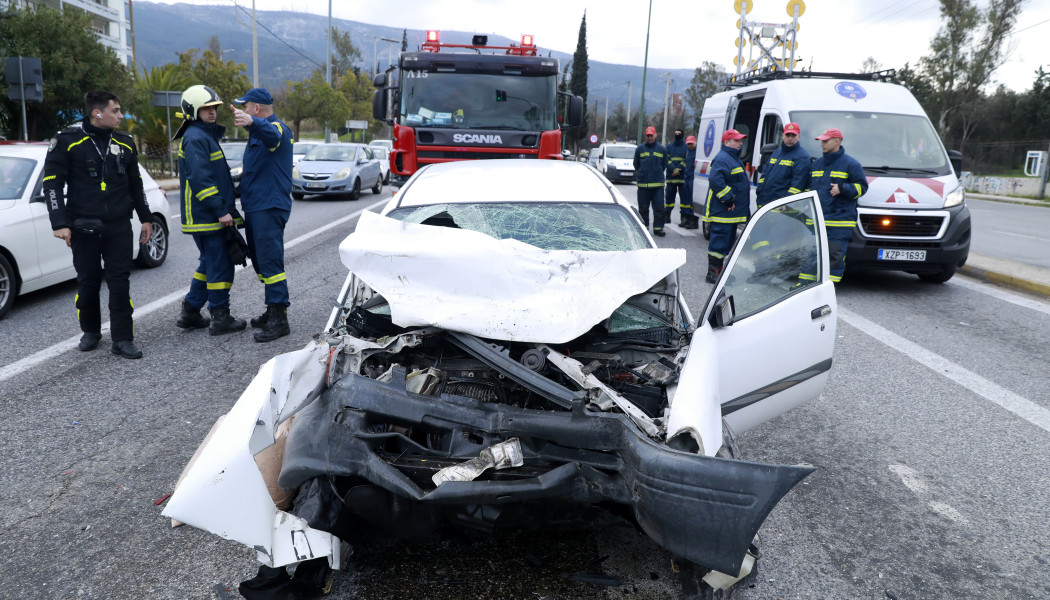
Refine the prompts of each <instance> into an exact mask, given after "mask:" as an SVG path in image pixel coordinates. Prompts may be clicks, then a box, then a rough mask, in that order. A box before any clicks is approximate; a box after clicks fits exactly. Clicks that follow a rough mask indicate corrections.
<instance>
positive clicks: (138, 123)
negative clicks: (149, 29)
mask: <svg viewBox="0 0 1050 600" xmlns="http://www.w3.org/2000/svg"><path fill="white" fill-rule="evenodd" d="M187 87H189V85H188V84H187V82H186V77H185V74H184V73H183V72H182V71H181V70H180V69H179V67H178V65H176V64H174V63H168V64H166V65H161V66H158V67H152V68H150V69H149V71H147V70H146V67H145V66H143V67H142V73H141V74H140V75H139V77H138V78H136V79H135V88H134V92H133V93H132V96H131V101H132V112H133V113H134V119H133V120H132V123H131V126H130V130H131V133H132V134H134V135H135V137H136V138H138V143H139V151H140V152H141V153H142V154H143V155H144V156H145V157H146V159H147V160H155V161H158V162H159V164H160V165H161V166H162V167H167V166H168V151H169V148H170V147H171V136H172V135H174V133H175V132H174V131H171V130H169V129H168V122H169V117H170V121H171V126H172V128H173V129H177V128H178V127H179V125H181V124H182V119H180V118H178V117H176V115H175V113H176V111H179V110H181V109H178V108H164V107H159V106H152V105H151V100H152V96H153V92H157V91H182V90H185V89H186V88H187Z"/></svg>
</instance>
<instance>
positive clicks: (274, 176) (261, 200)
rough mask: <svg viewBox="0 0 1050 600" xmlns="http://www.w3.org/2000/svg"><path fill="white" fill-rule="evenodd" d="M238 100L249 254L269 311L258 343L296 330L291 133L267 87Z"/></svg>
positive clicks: (258, 322) (260, 322)
mask: <svg viewBox="0 0 1050 600" xmlns="http://www.w3.org/2000/svg"><path fill="white" fill-rule="evenodd" d="M233 102H234V104H239V105H241V106H242V107H243V110H242V109H238V108H236V107H234V106H231V107H230V108H231V109H232V110H233V117H234V119H233V120H234V123H236V124H237V126H238V127H246V128H247V129H248V147H247V148H246V149H245V150H244V174H243V175H241V208H243V209H244V224H245V233H247V238H248V255H249V256H250V257H251V259H252V262H253V263H254V264H255V270H256V273H257V275H258V277H259V280H260V281H262V282H263V285H264V288H265V289H264V295H263V298H264V300H265V302H266V312H264V313H263V314H262V315H260V316H258V317H255V318H253V319H252V320H251V325H252V327H256V328H261V329H262V331H258V332H256V333H255V341H257V342H270V341H273V340H276V339H277V338H279V337H282V336H285V335H288V334H289V333H291V331H292V330H291V328H290V327H289V326H288V305H289V304H290V303H291V302H290V300H289V298H288V281H287V276H286V275H285V272H284V226H285V224H286V223H288V217H289V216H290V215H291V212H292V198H291V192H292V132H291V129H289V127H288V126H287V125H285V124H284V123H282V122H281V120H280V119H278V118H277V115H275V114H274V113H273V97H272V96H270V92H269V91H267V90H266V89H264V88H253V89H250V90H248V93H247V94H245V95H244V96H242V97H240V98H237V99H236V100H234V101H233Z"/></svg>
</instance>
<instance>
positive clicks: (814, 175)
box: [809, 171, 824, 177]
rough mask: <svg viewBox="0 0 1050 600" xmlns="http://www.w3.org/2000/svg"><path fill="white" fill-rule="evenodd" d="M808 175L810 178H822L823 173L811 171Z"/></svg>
mask: <svg viewBox="0 0 1050 600" xmlns="http://www.w3.org/2000/svg"><path fill="white" fill-rule="evenodd" d="M809 175H810V177H823V176H824V171H813V172H812V173H810V174H809Z"/></svg>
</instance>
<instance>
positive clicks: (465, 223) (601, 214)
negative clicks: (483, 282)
mask: <svg viewBox="0 0 1050 600" xmlns="http://www.w3.org/2000/svg"><path fill="white" fill-rule="evenodd" d="M388 216H389V217H390V218H392V219H397V220H399V221H406V222H408V223H419V224H423V225H439V226H444V227H458V228H461V229H469V230H471V231H477V232H479V233H484V234H485V235H488V236H490V237H493V238H496V239H500V240H502V239H508V238H512V239H515V240H518V241H520V242H525V243H526V244H531V245H533V246H536V247H537V248H541V249H543V250H592V251H622V250H640V249H643V248H649V247H650V246H649V242H648V240H647V239H646V238H645V234H644V233H643V232H642V229H641V228H640V227H639V226H638V224H637V223H636V222H635V220H634V219H633V218H632V216H631V214H630V213H629V212H628V211H626V210H625V209H624V208H622V207H620V206H616V205H609V204H581V203H567V202H566V203H563V202H549V203H548V202H543V203H535V204H530V203H505V204H490V203H482V204H432V205H428V206H419V207H411V208H398V209H396V210H394V211H392V212H391V213H390V214H389V215H388Z"/></svg>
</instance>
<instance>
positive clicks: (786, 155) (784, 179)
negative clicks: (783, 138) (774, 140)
mask: <svg viewBox="0 0 1050 600" xmlns="http://www.w3.org/2000/svg"><path fill="white" fill-rule="evenodd" d="M809 171H810V158H809V152H806V149H805V148H803V147H802V144H799V143H796V144H795V145H794V146H788V145H787V144H781V145H780V147H779V148H777V149H776V151H775V152H773V156H770V157H769V162H768V163H766V167H765V169H763V170H762V177H761V179H759V180H758V194H757V197H756V198H755V203H756V204H757V205H758V206H764V205H766V204H769V203H770V202H772V201H774V200H776V199H778V198H783V197H784V196H790V195H792V194H797V193H799V192H801V191H802V190H804V189H806V188H807V187H808V184H809Z"/></svg>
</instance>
